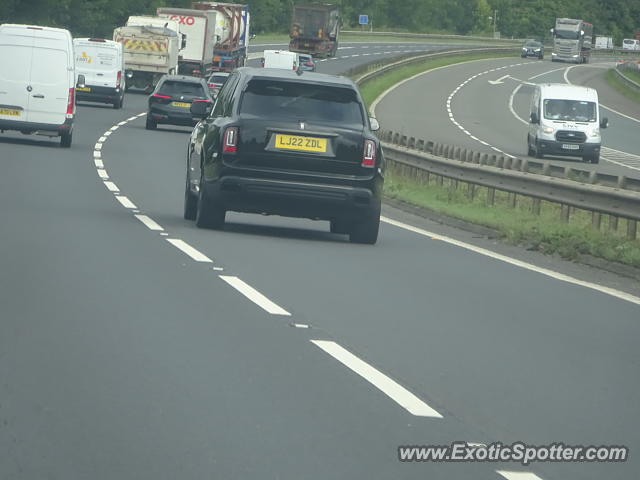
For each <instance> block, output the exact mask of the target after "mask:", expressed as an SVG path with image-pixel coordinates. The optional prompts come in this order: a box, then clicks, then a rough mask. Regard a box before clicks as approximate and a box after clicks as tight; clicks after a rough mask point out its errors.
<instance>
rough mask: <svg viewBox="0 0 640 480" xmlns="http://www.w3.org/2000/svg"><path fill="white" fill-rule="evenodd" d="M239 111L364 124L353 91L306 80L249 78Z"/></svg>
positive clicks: (250, 113) (309, 119)
mask: <svg viewBox="0 0 640 480" xmlns="http://www.w3.org/2000/svg"><path fill="white" fill-rule="evenodd" d="M240 113H242V114H249V115H257V116H268V117H276V118H292V119H295V120H307V121H311V120H314V121H319V122H340V123H346V124H359V125H363V124H364V119H363V117H362V110H361V108H360V104H359V102H358V97H357V95H356V92H355V91H354V90H352V89H350V88H343V87H333V86H326V85H313V84H308V83H292V82H279V81H274V80H251V81H250V82H249V84H248V86H247V88H246V90H245V92H244V95H243V96H242V103H241V105H240Z"/></svg>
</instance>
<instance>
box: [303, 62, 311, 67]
mask: <svg viewBox="0 0 640 480" xmlns="http://www.w3.org/2000/svg"><path fill="white" fill-rule="evenodd" d="M305 65H306V66H307V67H313V62H307V63H305Z"/></svg>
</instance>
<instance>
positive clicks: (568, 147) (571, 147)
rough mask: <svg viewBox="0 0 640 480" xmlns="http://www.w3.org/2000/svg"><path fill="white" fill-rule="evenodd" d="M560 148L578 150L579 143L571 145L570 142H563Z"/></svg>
mask: <svg viewBox="0 0 640 480" xmlns="http://www.w3.org/2000/svg"><path fill="white" fill-rule="evenodd" d="M562 148H563V149H565V150H580V145H572V144H570V143H563V144H562Z"/></svg>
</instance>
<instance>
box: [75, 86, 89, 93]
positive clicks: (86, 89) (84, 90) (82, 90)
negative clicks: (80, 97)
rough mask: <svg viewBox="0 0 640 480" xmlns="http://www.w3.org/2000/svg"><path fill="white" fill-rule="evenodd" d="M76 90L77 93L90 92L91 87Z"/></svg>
mask: <svg viewBox="0 0 640 480" xmlns="http://www.w3.org/2000/svg"><path fill="white" fill-rule="evenodd" d="M77 90H78V91H79V92H90V91H91V87H78V88H77Z"/></svg>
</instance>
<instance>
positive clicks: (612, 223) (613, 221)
mask: <svg viewBox="0 0 640 480" xmlns="http://www.w3.org/2000/svg"><path fill="white" fill-rule="evenodd" d="M609 230H611V231H612V232H615V231H616V230H618V217H616V216H615V215H609Z"/></svg>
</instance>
